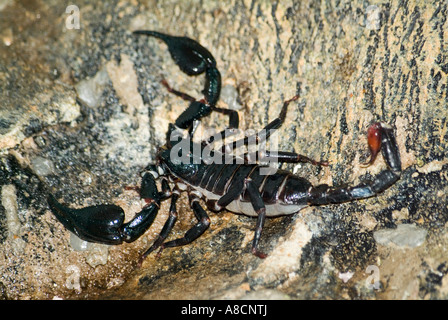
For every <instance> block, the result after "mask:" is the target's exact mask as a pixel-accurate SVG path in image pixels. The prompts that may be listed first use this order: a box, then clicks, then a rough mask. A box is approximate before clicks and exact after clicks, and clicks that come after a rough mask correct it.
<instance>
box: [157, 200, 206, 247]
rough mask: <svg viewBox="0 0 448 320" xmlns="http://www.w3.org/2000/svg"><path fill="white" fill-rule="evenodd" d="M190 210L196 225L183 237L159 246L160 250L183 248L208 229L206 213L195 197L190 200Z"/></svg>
mask: <svg viewBox="0 0 448 320" xmlns="http://www.w3.org/2000/svg"><path fill="white" fill-rule="evenodd" d="M190 203H191V208H192V209H193V212H194V215H195V216H196V219H198V223H197V224H195V225H194V226H193V227H192V228H191V229H189V230H188V231H187V232H186V233H185V236H184V237H182V238H179V239H175V240H171V241H168V242H165V243H162V244H161V245H160V250H163V249H165V248H170V247H178V246H183V245H186V244H188V243H191V242H192V241H194V240H195V239H196V238H198V237H199V236H200V235H201V234H203V233H204V232H205V230H207V229H208V227H209V225H210V218H209V217H208V215H207V212H206V211H205V210H204V208H202V206H201V205H200V204H199V198H197V197H196V196H192V197H191V199H190Z"/></svg>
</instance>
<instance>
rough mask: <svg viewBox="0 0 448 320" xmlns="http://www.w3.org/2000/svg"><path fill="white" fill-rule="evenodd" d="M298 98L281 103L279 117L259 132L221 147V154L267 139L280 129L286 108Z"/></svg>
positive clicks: (297, 96)
mask: <svg viewBox="0 0 448 320" xmlns="http://www.w3.org/2000/svg"><path fill="white" fill-rule="evenodd" d="M298 98H299V95H296V96H294V97H292V98H291V99H289V100H286V101H284V102H283V107H282V110H281V111H280V115H279V116H278V117H277V118H275V119H274V120H272V121H271V122H270V123H268V124H267V125H266V126H265V127H264V128H263V129H262V130H261V131H259V132H258V133H256V134H255V135H251V136H247V137H244V138H242V139H240V140H237V141H234V142H231V143H229V144H226V145H224V146H222V148H221V152H223V153H224V152H226V150H235V149H236V148H237V147H239V146H242V145H244V146H247V145H248V144H249V142H254V141H255V142H257V143H260V142H262V141H265V140H266V139H268V138H269V137H270V136H271V134H272V133H274V131H275V130H277V129H278V128H280V127H281V125H282V124H283V122H284V121H285V118H286V112H287V110H288V106H289V104H290V103H291V102H293V101H296V100H297V99H298Z"/></svg>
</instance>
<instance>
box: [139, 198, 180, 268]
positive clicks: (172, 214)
mask: <svg viewBox="0 0 448 320" xmlns="http://www.w3.org/2000/svg"><path fill="white" fill-rule="evenodd" d="M178 199H179V193H178V192H176V191H175V192H173V196H172V197H171V204H170V211H169V216H168V219H167V220H166V222H165V224H164V225H163V228H162V231H161V232H160V234H159V236H158V237H157V239H156V240H155V241H154V243H153V244H152V246H151V247H150V248H149V249H148V250H146V251H145V253H143V255H142V256H141V258H140V262H139V264H140V265H141V263H142V262H143V260H144V259H146V257H147V256H148V255H150V254H151V252H153V251H154V250H156V249H157V248H159V247H160V246H161V245H162V244H163V242H164V241H165V239H166V238H167V237H168V235H169V234H170V232H171V230H172V229H173V227H174V224H175V223H176V221H177V208H176V202H177V200H178Z"/></svg>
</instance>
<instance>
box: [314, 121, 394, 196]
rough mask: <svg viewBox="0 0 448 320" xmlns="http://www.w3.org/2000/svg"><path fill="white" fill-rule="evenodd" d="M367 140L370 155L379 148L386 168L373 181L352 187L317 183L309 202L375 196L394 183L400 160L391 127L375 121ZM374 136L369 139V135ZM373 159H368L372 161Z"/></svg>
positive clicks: (375, 152)
mask: <svg viewBox="0 0 448 320" xmlns="http://www.w3.org/2000/svg"><path fill="white" fill-rule="evenodd" d="M369 132H370V133H371V134H369V137H368V142H369V149H370V152H371V157H372V158H373V159H374V158H375V155H376V154H377V153H378V152H379V150H381V153H382V155H383V158H384V160H385V162H386V164H387V167H388V169H386V170H383V171H381V172H380V173H379V174H377V175H376V176H375V177H374V179H373V181H367V182H364V183H361V184H359V185H357V186H353V187H329V186H328V185H325V184H324V185H318V186H316V187H314V188H312V189H311V191H310V197H309V200H308V203H309V204H312V205H320V204H328V203H341V202H346V201H351V200H356V199H364V198H369V197H372V196H375V195H376V194H378V193H380V192H382V191H384V190H386V189H387V188H389V187H390V186H391V185H392V184H394V183H395V182H396V181H397V180H398V179H399V178H400V175H401V160H400V152H399V150H398V145H397V142H396V140H395V137H394V134H393V131H392V128H390V127H389V126H387V125H385V124H382V123H375V124H373V125H372V126H371V127H370V128H369ZM372 134H373V136H375V138H374V139H371V136H372ZM372 162H373V161H370V163H372Z"/></svg>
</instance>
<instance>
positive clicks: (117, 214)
mask: <svg viewBox="0 0 448 320" xmlns="http://www.w3.org/2000/svg"><path fill="white" fill-rule="evenodd" d="M48 204H49V205H50V208H51V210H52V212H53V213H54V215H55V216H56V218H57V219H58V220H59V221H60V222H61V223H62V224H63V225H64V227H65V228H67V229H68V230H70V231H71V232H73V233H74V234H76V235H77V236H78V237H79V238H81V239H83V240H86V241H89V242H97V243H104V244H120V243H122V232H121V227H122V225H123V222H124V218H125V215H124V211H123V209H122V208H121V207H119V206H116V205H97V206H90V207H86V208H82V209H72V208H69V207H66V206H64V205H62V204H61V203H59V202H58V201H57V200H56V198H55V197H54V196H53V195H52V194H50V195H49V197H48Z"/></svg>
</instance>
